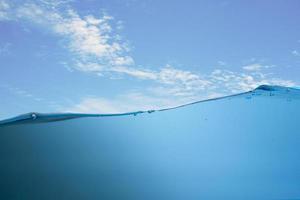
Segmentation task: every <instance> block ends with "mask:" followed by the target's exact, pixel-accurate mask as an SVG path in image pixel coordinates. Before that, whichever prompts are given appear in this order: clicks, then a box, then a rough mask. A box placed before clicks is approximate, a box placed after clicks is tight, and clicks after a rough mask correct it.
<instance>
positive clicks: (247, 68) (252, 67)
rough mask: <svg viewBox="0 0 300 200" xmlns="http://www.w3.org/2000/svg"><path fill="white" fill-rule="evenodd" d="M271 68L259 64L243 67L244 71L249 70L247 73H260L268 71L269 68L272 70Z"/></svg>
mask: <svg viewBox="0 0 300 200" xmlns="http://www.w3.org/2000/svg"><path fill="white" fill-rule="evenodd" d="M270 67H271V66H268V65H262V64H259V63H254V64H250V65H245V66H243V69H244V70H247V71H260V70H262V69H267V68H270Z"/></svg>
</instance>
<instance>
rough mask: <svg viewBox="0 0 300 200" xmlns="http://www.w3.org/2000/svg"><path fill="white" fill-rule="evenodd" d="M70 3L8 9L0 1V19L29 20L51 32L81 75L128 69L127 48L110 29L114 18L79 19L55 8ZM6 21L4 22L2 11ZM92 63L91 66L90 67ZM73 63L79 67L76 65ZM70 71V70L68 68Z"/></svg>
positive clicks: (67, 10) (69, 11)
mask: <svg viewBox="0 0 300 200" xmlns="http://www.w3.org/2000/svg"><path fill="white" fill-rule="evenodd" d="M67 2H70V1H57V0H43V1H38V2H34V1H28V3H23V4H16V3H15V4H14V7H13V8H11V7H10V6H9V5H8V4H7V3H5V2H4V1H0V20H9V19H10V20H19V21H22V22H23V21H24V20H25V21H29V22H31V23H33V24H36V25H40V26H42V27H43V28H46V29H48V30H51V31H52V33H54V34H56V35H58V36H61V37H62V38H63V39H64V41H66V47H67V48H68V50H69V51H70V53H72V54H73V57H74V61H75V62H74V63H70V64H69V65H70V66H72V67H73V68H75V69H77V70H81V71H84V72H89V71H97V73H98V72H99V70H100V68H97V70H95V66H96V64H97V65H101V70H107V69H108V68H110V67H114V66H128V65H132V64H133V63H134V60H133V58H132V57H130V56H129V55H128V51H129V48H128V45H127V43H126V42H123V41H121V40H120V37H119V36H118V34H117V33H115V32H114V28H113V26H112V23H111V22H112V21H113V17H111V16H109V15H107V14H103V15H102V16H101V17H95V16H93V15H87V16H80V15H79V14H78V13H77V12H76V11H74V10H72V9H70V8H69V7H66V8H65V9H57V7H58V6H60V5H61V4H65V3H67ZM3 10H5V16H9V17H6V19H4V17H1V16H4V14H3V13H4V12H3ZM91 63H96V64H93V66H94V67H91V65H92V64H91ZM76 64H80V66H77V65H76ZM69 68H70V67H69Z"/></svg>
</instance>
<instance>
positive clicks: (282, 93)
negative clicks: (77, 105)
mask: <svg viewBox="0 0 300 200" xmlns="http://www.w3.org/2000/svg"><path fill="white" fill-rule="evenodd" d="M259 96H262V97H276V98H285V99H287V100H289V101H290V100H296V99H300V89H296V88H291V87H283V86H272V85H261V86H259V87H257V88H256V89H254V90H251V91H248V92H243V93H238V94H233V95H229V96H223V97H218V98H212V99H205V100H200V101H195V102H192V103H188V104H184V105H179V106H175V107H170V108H164V109H158V110H145V111H135V112H127V113H115V114H89V113H38V112H31V113H26V114H22V115H19V116H16V117H13V118H9V119H5V120H2V121H0V126H7V125H16V124H26V123H46V122H54V121H62V120H70V119H76V118H82V117H118V116H129V115H134V116H136V115H139V114H144V113H153V112H162V111H167V110H173V109H178V108H181V107H186V106H190V105H193V104H199V103H204V102H210V101H217V100H221V99H229V98H247V99H249V98H252V97H259Z"/></svg>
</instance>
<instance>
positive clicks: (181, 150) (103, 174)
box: [0, 86, 300, 200]
mask: <svg viewBox="0 0 300 200" xmlns="http://www.w3.org/2000/svg"><path fill="white" fill-rule="evenodd" d="M67 119H68V120H67ZM299 119H300V90H298V89H293V88H285V87H275V86H261V87H259V88H257V89H256V90H254V91H250V92H247V93H243V94H238V95H234V96H230V97H224V98H219V99H214V100H209V101H202V102H196V103H193V104H190V105H185V106H181V107H178V108H172V109H167V110H160V111H155V112H153V111H149V112H147V111H145V112H142V111H141V112H134V113H125V114H123V115H118V114H116V115H88V114H84V115H82V114H39V113H29V114H25V115H22V116H18V117H16V118H12V119H8V120H4V121H1V122H0V159H1V160H0V190H1V192H0V199H107V200H110V199H117V200H121V199H132V200H135V199H136V200H148V199H149V200H154V199H164V200H165V199H174V200H177V199H178V200H179V199H191V200H193V199H297V198H298V199H300V120H299Z"/></svg>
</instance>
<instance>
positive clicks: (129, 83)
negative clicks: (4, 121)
mask: <svg viewBox="0 0 300 200" xmlns="http://www.w3.org/2000/svg"><path fill="white" fill-rule="evenodd" d="M299 10H300V1H298V0H277V1H273V0H272V1H271V0H263V1H261V0H253V1H247V2H246V1H237V0H228V1H225V0H215V1H209V0H201V1H196V0H194V1H192V0H186V1H174V0H172V1H171V0H164V1H159V0H140V1H139V0H82V1H79V0H78V1H76V0H35V1H34V0H0V105H1V107H0V119H1V118H7V117H12V116H15V115H18V114H21V113H26V112H51V113H53V112H54V113H56V112H80V113H120V112H129V111H138V110H148V109H158V108H166V107H172V106H176V105H180V104H184V103H189V102H193V101H196V100H202V99H208V98H214V97H219V96H224V95H230V94H235V93H239V92H244V91H249V90H252V89H254V88H256V87H257V86H259V85H262V84H270V85H281V86H288V87H299V85H300V76H299V75H300V26H299V17H300V13H299Z"/></svg>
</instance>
